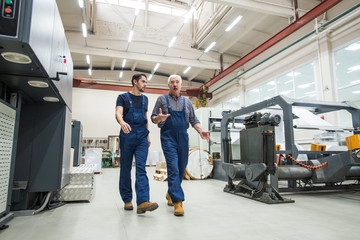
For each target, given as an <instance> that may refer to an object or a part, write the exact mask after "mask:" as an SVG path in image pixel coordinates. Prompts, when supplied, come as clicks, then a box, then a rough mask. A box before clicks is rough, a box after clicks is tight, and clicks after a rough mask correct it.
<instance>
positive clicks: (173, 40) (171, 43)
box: [168, 36, 176, 48]
mask: <svg viewBox="0 0 360 240" xmlns="http://www.w3.org/2000/svg"><path fill="white" fill-rule="evenodd" d="M175 41H176V36H174V37H173V38H172V39H171V41H170V43H169V46H168V47H169V48H171V47H172V46H173V45H174V43H175Z"/></svg>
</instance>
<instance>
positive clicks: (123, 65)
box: [121, 59, 126, 67]
mask: <svg viewBox="0 0 360 240" xmlns="http://www.w3.org/2000/svg"><path fill="white" fill-rule="evenodd" d="M125 64H126V59H124V60H123V62H122V65H121V66H122V67H125Z"/></svg>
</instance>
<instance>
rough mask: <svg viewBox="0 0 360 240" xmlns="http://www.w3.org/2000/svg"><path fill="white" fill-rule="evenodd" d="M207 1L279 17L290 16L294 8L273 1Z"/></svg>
mask: <svg viewBox="0 0 360 240" xmlns="http://www.w3.org/2000/svg"><path fill="white" fill-rule="evenodd" d="M206 1H208V2H213V3H220V4H224V5H228V6H232V7H235V8H241V9H247V10H251V11H255V12H261V13H265V14H269V15H275V16H281V17H286V18H288V17H291V16H293V15H294V10H293V9H292V5H291V2H292V1H289V2H290V5H288V6H284V5H278V4H273V3H266V2H256V1H253V0H241V1H239V0H206Z"/></svg>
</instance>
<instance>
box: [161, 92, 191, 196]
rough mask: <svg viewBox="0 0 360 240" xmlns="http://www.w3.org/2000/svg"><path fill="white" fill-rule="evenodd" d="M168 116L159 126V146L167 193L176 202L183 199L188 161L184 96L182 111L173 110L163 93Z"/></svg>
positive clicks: (167, 97)
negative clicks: (161, 150)
mask: <svg viewBox="0 0 360 240" xmlns="http://www.w3.org/2000/svg"><path fill="white" fill-rule="evenodd" d="M165 98H166V103H167V105H168V109H169V114H170V116H169V117H168V118H167V119H166V121H165V124H164V126H163V127H162V128H161V146H162V149H163V152H164V155H165V159H166V165H167V174H168V193H169V194H170V197H171V200H172V201H173V202H174V203H176V202H179V201H184V200H185V197H184V191H183V189H182V188H181V182H182V179H183V177H184V173H185V168H186V165H187V163H188V154H189V137H188V134H187V122H186V117H185V98H184V97H183V109H182V111H173V110H172V109H171V107H170V103H169V96H168V95H165Z"/></svg>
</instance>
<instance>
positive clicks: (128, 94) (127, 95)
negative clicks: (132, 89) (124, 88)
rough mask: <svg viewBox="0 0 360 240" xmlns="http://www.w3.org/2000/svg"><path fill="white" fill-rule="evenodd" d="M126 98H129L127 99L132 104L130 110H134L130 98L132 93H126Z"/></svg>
mask: <svg viewBox="0 0 360 240" xmlns="http://www.w3.org/2000/svg"><path fill="white" fill-rule="evenodd" d="M126 97H127V99H128V100H129V102H130V108H132V100H131V97H130V93H129V92H127V93H126Z"/></svg>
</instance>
